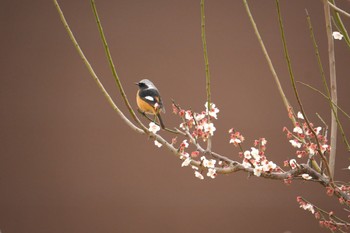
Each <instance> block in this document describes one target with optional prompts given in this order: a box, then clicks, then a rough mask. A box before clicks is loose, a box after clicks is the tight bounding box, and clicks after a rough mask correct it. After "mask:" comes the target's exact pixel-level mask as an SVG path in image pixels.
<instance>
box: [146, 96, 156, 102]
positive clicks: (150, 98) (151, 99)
mask: <svg viewBox="0 0 350 233" xmlns="http://www.w3.org/2000/svg"><path fill="white" fill-rule="evenodd" d="M145 99H147V100H149V101H152V102H153V101H154V98H153V97H152V96H149V95H148V96H145Z"/></svg>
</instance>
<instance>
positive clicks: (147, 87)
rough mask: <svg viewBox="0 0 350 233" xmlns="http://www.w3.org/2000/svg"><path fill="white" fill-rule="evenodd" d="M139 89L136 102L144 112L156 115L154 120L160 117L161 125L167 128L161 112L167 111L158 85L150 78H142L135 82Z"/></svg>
mask: <svg viewBox="0 0 350 233" xmlns="http://www.w3.org/2000/svg"><path fill="white" fill-rule="evenodd" d="M135 84H136V85H137V86H138V87H139V90H138V91H137V94H136V103H137V106H138V108H139V110H140V111H141V113H142V114H145V113H147V114H151V115H154V116H155V118H154V121H155V119H156V117H157V118H158V121H159V124H160V127H161V128H162V129H164V128H165V126H164V123H163V120H162V118H161V116H160V112H163V113H165V107H164V105H163V102H162V98H161V96H160V93H159V91H158V89H157V87H156V86H155V85H154V84H153V83H152V82H151V81H150V80H148V79H142V80H141V81H139V82H137V83H135Z"/></svg>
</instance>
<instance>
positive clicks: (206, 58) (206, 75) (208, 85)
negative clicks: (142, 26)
mask: <svg viewBox="0 0 350 233" xmlns="http://www.w3.org/2000/svg"><path fill="white" fill-rule="evenodd" d="M201 32H202V33H201V36H202V44H203V54H204V64H205V80H206V90H207V105H208V106H207V108H208V116H207V118H208V124H209V123H210V115H209V112H210V110H211V92H210V70H209V59H208V51H207V40H206V35H205V11H204V0H201ZM207 150H208V151H211V135H209V137H208V141H207Z"/></svg>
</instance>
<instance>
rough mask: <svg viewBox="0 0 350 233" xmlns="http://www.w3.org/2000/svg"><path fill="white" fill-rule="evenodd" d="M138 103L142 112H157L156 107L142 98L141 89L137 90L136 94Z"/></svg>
mask: <svg viewBox="0 0 350 233" xmlns="http://www.w3.org/2000/svg"><path fill="white" fill-rule="evenodd" d="M136 103H137V106H138V107H139V109H140V110H141V111H142V112H146V113H151V114H155V111H154V108H153V107H152V106H151V105H150V104H149V103H147V102H146V101H144V100H142V99H141V98H140V96H139V91H137V94H136Z"/></svg>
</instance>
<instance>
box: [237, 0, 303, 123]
mask: <svg viewBox="0 0 350 233" xmlns="http://www.w3.org/2000/svg"><path fill="white" fill-rule="evenodd" d="M243 3H244V6H245V8H246V11H247V14H248V17H249V19H250V22H251V24H252V26H253V29H254V32H255V35H256V37H257V39H258V41H259V43H260V46H261V49H262V51H263V53H264V56H265V59H266V61H267V63H268V65H269V68H270V71H271V73H272V76H273V78H274V81H275V83H276V85H277V89H278V91H279V94H280V96H281V98H282V101H283V104H284V106H285V108H286V109H287V112H288V114H289V113H290V111H291V112H292V113H293V115H291V120H292V123H293V125H295V123H296V122H297V121H296V119H295V115H294V112H293V108H292V106H291V105H290V104H289V101H288V99H287V97H286V95H285V94H284V91H283V88H282V85H281V82H280V80H279V78H278V75H277V73H276V70H275V68H274V66H273V64H272V61H271V58H270V56H269V54H268V52H267V50H266V47H265V45H264V42H263V40H262V38H261V36H260V33H259V30H258V28H257V26H256V23H255V21H254V18H253V15H252V13H251V12H250V9H249V5H248V2H247V0H243Z"/></svg>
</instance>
